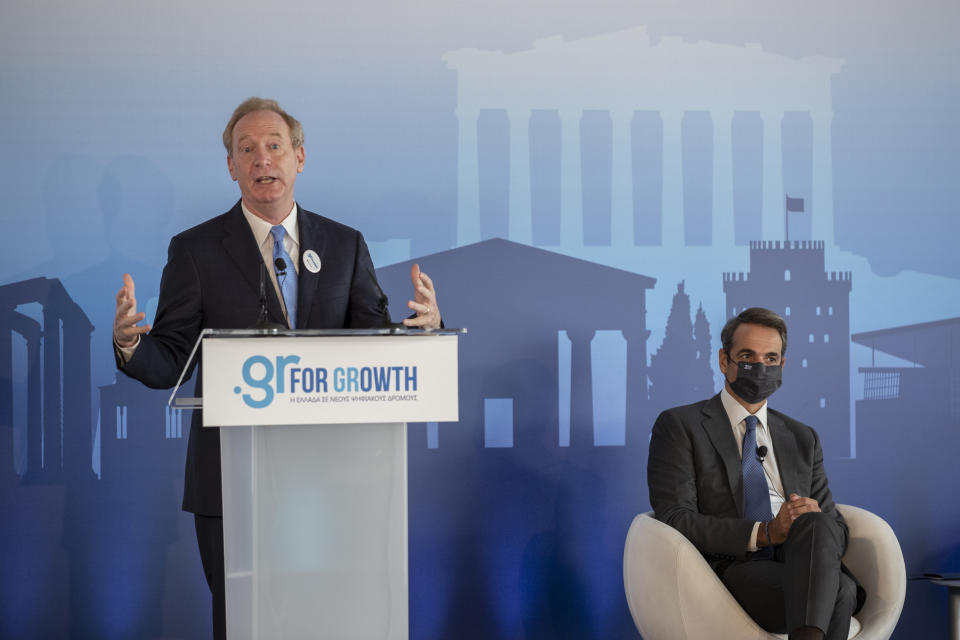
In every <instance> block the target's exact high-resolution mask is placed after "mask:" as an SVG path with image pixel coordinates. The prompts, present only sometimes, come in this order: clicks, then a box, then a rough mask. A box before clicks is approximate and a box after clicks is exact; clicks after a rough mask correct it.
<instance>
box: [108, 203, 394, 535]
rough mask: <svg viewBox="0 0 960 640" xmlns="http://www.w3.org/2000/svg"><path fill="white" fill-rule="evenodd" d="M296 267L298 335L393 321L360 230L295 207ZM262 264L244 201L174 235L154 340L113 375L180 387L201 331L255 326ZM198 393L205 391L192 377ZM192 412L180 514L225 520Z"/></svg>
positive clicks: (215, 447)
mask: <svg viewBox="0 0 960 640" xmlns="http://www.w3.org/2000/svg"><path fill="white" fill-rule="evenodd" d="M297 225H298V231H299V235H300V238H299V240H300V256H301V266H300V270H299V277H298V300H297V328H298V329H339V328H370V327H380V326H385V325H388V324H389V323H390V314H389V312H388V310H387V299H386V296H385V295H384V294H383V292H382V291H381V289H380V285H379V284H378V283H377V276H376V273H375V271H374V268H373V262H372V261H371V259H370V253H369V251H368V250H367V245H366V243H365V242H364V240H363V236H362V235H361V234H360V232H359V231H356V230H355V229H351V228H350V227H347V226H345V225H342V224H340V223H338V222H334V221H333V220H330V219H328V218H324V217H322V216H319V215H317V214H314V213H310V212H309V211H305V210H304V209H302V208H300V209H299V210H298V215H297ZM309 249H313V250H314V251H316V252H317V254H318V255H319V256H320V262H321V268H320V271H319V272H318V273H311V272H310V271H309V270H308V269H306V268H305V267H304V266H303V263H302V256H303V254H304V253H305V252H306V251H307V250H309ZM263 264H264V263H263V258H262V256H261V254H260V249H259V248H258V247H257V244H256V240H255V239H254V236H253V231H252V230H251V229H250V225H249V224H248V223H247V221H246V219H245V218H244V216H243V211H242V210H241V208H240V202H237V204H236V205H235V206H234V207H233V209H231V210H230V211H228V212H227V213H224V214H223V215H220V216H217V217H216V218H213V219H211V220H208V221H206V222H204V223H202V224H200V225H198V226H196V227H193V228H192V229H188V230H187V231H184V232H183V233H181V234H179V235H177V236H175V237H174V238H173V239H172V240H171V241H170V247H169V249H168V256H167V265H166V266H165V267H164V269H163V277H162V279H161V281H160V300H159V303H158V306H157V315H156V319H155V321H154V325H153V328H152V329H151V331H150V333H148V334H146V335H143V336H141V338H140V344H139V346H138V347H137V349H136V351H135V352H134V355H133V357H132V358H131V359H130V360H129V361H128V362H127V363H126V364H123V365H122V366H121V364H120V362H119V361H118V367H120V370H121V371H123V372H124V373H125V374H126V375H128V376H130V377H131V378H134V379H136V380H139V381H141V382H142V383H144V384H145V385H147V386H148V387H153V388H159V389H165V388H170V387H172V386H173V385H175V384H176V382H177V379H178V377H179V375H180V372H181V371H182V369H183V367H184V365H185V364H186V362H187V358H188V357H189V354H190V351H191V349H192V348H193V345H194V343H195V342H196V340H197V337H198V336H199V334H200V331H201V330H202V329H206V328H212V329H240V328H246V327H251V326H253V325H254V324H255V323H256V322H257V319H258V316H259V314H260V283H261V270H260V267H261V265H263ZM266 294H267V308H268V311H269V315H270V317H269V320H270V321H271V322H275V323H278V324H285V323H284V318H283V310H282V307H281V305H280V300H279V298H278V297H277V294H276V291H275V289H274V287H273V286H272V285H271V283H270V279H269V277H267V279H266ZM197 378H198V382H197V383H196V386H197V388H196V392H197V395H199V394H200V393H201V389H200V383H199V380H200V376H199V375H198V376H197ZM202 422H203V420H202V415H201V412H200V411H194V413H193V420H192V422H191V425H190V441H189V444H188V448H187V463H186V470H185V474H184V475H185V480H184V491H183V509H184V510H185V511H191V512H193V513H197V514H202V515H210V516H218V515H222V513H223V508H222V502H221V487H220V433H219V430H218V429H216V428H204V427H202V426H201V425H202Z"/></svg>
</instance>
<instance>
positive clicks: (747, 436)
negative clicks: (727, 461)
mask: <svg viewBox="0 0 960 640" xmlns="http://www.w3.org/2000/svg"><path fill="white" fill-rule="evenodd" d="M745 422H746V423H747V431H746V433H744V434H743V452H742V454H741V459H740V463H741V465H742V467H743V517H744V519H746V520H753V521H754V522H767V521H769V520H771V519H772V518H773V512H772V511H771V510H770V488H769V487H768V486H767V479H766V478H765V477H764V475H763V464H762V463H761V462H760V458H759V457H758V456H757V423H758V422H759V420H758V419H757V416H747V417H746V420H745ZM772 551H773V548H772V547H762V548H761V549H760V550H759V551H758V552H757V553H755V554H754V556H753V557H758V556H765V557H772Z"/></svg>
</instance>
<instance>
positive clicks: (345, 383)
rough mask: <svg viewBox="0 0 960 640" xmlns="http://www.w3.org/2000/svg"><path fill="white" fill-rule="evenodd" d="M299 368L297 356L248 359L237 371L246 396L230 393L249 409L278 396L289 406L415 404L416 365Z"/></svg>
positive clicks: (265, 404) (237, 391) (239, 389)
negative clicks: (286, 397)
mask: <svg viewBox="0 0 960 640" xmlns="http://www.w3.org/2000/svg"><path fill="white" fill-rule="evenodd" d="M299 364H300V356H277V357H276V358H274V359H273V360H271V359H270V358H268V357H266V356H250V357H249V358H247V359H246V360H245V361H244V363H243V367H242V368H241V371H240V375H241V377H242V378H243V382H244V383H245V384H246V385H247V393H244V388H243V387H241V386H239V385H238V386H236V387H234V388H233V392H234V393H235V394H237V395H240V397H241V398H242V399H243V402H244V403H245V404H246V405H247V406H248V407H250V408H252V409H263V408H264V407H268V406H270V404H271V403H272V402H273V400H274V398H275V397H276V396H277V395H278V394H289V395H290V401H291V402H327V401H330V402H342V401H347V400H358V401H373V400H383V401H389V402H393V401H401V400H405V401H409V400H416V395H415V392H416V391H417V386H418V385H417V367H416V365H413V366H409V365H406V366H405V365H392V366H383V365H376V366H361V367H336V368H333V369H331V370H330V371H329V372H328V370H327V368H326V367H315V366H308V367H302V366H295V365H299ZM328 373H329V375H328ZM411 393H413V394H414V395H409V394H411ZM346 394H359V395H353V396H348V395H346ZM375 394H394V395H375ZM396 394H408V395H403V396H401V395H396Z"/></svg>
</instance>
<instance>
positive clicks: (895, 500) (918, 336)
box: [851, 317, 960, 638]
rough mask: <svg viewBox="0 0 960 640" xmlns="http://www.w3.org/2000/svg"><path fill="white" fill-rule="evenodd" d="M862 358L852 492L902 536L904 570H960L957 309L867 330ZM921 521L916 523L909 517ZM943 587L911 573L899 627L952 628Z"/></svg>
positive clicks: (926, 632) (937, 632)
mask: <svg viewBox="0 0 960 640" xmlns="http://www.w3.org/2000/svg"><path fill="white" fill-rule="evenodd" d="M851 340H852V341H853V342H854V343H855V344H858V345H862V347H864V348H867V349H869V350H870V361H871V363H870V364H871V366H865V367H860V368H859V374H860V375H859V379H860V382H861V383H862V385H863V386H862V387H861V390H862V398H861V399H858V400H857V401H856V411H857V416H856V417H857V430H858V438H857V443H858V444H857V462H858V463H859V464H858V466H857V474H856V477H855V478H854V479H853V480H852V481H853V482H855V483H858V485H859V486H858V487H857V488H858V489H859V491H858V495H859V496H862V500H863V503H862V504H860V503H858V504H860V506H863V507H864V508H867V509H872V510H874V511H875V512H877V513H880V514H881V515H882V516H883V517H884V519H886V520H887V521H888V522H889V523H890V526H892V527H893V529H894V531H896V532H897V537H898V538H899V541H900V548H901V549H902V550H903V555H904V560H905V562H906V565H907V575H909V576H917V575H921V574H923V573H929V572H940V573H944V572H956V571H958V570H960V549H958V548H957V544H956V532H957V531H958V530H960V512H958V511H957V509H955V508H952V507H950V505H953V504H954V503H955V501H956V499H955V494H954V491H955V487H956V486H957V480H958V473H957V470H956V469H957V464H956V457H957V452H958V451H960V317H954V318H947V319H944V320H936V321H933V322H923V323H919V324H910V325H903V326H897V327H889V328H884V329H877V330H874V331H864V332H861V333H856V334H854V335H852V336H851ZM917 522H921V523H922V526H920V527H916V526H913V525H914V524H915V523H917ZM942 589H943V588H942V587H938V586H934V585H930V584H929V583H926V581H910V583H909V584H908V587H907V598H908V600H911V599H912V601H913V604H912V606H910V607H905V608H904V611H903V614H902V616H901V619H900V625H899V628H900V629H909V630H910V634H909V635H910V637H924V638H938V637H945V636H947V635H949V632H948V629H947V624H946V622H947V615H946V613H945V612H944V610H943V608H942V605H943V603H944V602H945V596H944V594H943V593H942Z"/></svg>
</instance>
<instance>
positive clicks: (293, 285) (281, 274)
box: [270, 225, 297, 329]
mask: <svg viewBox="0 0 960 640" xmlns="http://www.w3.org/2000/svg"><path fill="white" fill-rule="evenodd" d="M270 233H272V234H273V269H274V272H275V273H276V274H277V282H278V283H279V284H280V292H281V293H283V304H284V305H286V307H287V320H288V321H289V324H290V328H291V329H296V328H297V270H296V269H294V268H293V260H292V259H291V258H290V254H289V253H287V250H286V248H285V247H284V246H283V236H284V235H285V234H286V231H285V230H284V228H283V226H281V225H277V226H275V227H273V228H272V229H270ZM277 258H283V262H284V264H285V265H286V269H284V270H283V271H281V270H279V269H278V268H277Z"/></svg>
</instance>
